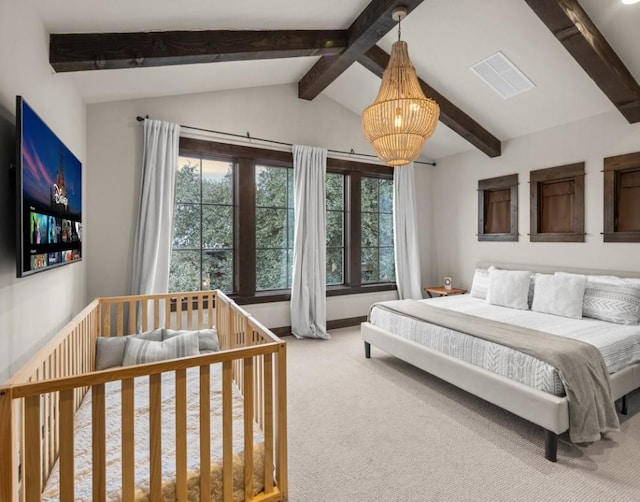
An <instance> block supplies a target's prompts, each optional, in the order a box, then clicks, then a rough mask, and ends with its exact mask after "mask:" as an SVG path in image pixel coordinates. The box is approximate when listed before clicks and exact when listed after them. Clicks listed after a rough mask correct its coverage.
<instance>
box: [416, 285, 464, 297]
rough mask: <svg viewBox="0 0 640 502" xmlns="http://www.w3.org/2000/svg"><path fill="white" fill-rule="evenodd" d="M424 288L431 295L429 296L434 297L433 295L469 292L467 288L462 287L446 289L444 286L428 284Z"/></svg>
mask: <svg viewBox="0 0 640 502" xmlns="http://www.w3.org/2000/svg"><path fill="white" fill-rule="evenodd" d="M423 289H424V290H425V291H426V292H427V294H428V295H429V298H433V295H440V296H451V295H462V294H464V293H466V292H467V290H466V289H461V288H451V289H445V288H444V286H428V287H426V288H423Z"/></svg>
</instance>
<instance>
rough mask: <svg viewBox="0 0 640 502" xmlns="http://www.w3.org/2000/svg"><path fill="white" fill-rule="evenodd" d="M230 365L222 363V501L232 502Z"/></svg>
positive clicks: (231, 374)
mask: <svg viewBox="0 0 640 502" xmlns="http://www.w3.org/2000/svg"><path fill="white" fill-rule="evenodd" d="M232 381H233V372H232V363H231V361H224V362H223V363H222V499H223V501H224V502H232V501H233V414H232V411H233V410H232V404H233V402H232V400H233V397H232V395H231V384H232Z"/></svg>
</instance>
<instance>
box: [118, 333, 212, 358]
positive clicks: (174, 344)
mask: <svg viewBox="0 0 640 502" xmlns="http://www.w3.org/2000/svg"><path fill="white" fill-rule="evenodd" d="M198 345H199V339H198V333H197V332H192V333H188V334H185V335H181V336H174V337H173V338H169V339H167V340H165V341H164V342H154V341H150V340H140V339H139V338H127V345H126V348H125V349H124V358H123V360H122V366H131V365H134V364H145V363H155V362H157V361H164V360H167V359H176V358H179V357H190V356H198V355H200V350H199V348H198Z"/></svg>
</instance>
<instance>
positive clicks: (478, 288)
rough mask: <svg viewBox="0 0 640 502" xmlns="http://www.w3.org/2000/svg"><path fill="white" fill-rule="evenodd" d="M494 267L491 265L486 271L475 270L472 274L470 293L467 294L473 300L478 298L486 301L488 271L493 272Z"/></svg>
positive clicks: (481, 269) (483, 269)
mask: <svg viewBox="0 0 640 502" xmlns="http://www.w3.org/2000/svg"><path fill="white" fill-rule="evenodd" d="M494 269H495V267H494V266H493V265H491V266H490V267H489V268H488V269H486V268H477V269H476V270H475V272H474V273H473V280H472V281H471V291H470V292H469V294H470V295H471V296H473V297H474V298H480V299H481V300H486V298H487V290H488V289H489V270H494Z"/></svg>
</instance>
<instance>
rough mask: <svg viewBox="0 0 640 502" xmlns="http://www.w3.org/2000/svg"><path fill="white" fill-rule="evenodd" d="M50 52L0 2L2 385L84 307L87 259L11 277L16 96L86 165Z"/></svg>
mask: <svg viewBox="0 0 640 502" xmlns="http://www.w3.org/2000/svg"><path fill="white" fill-rule="evenodd" d="M48 54H49V39H48V35H47V33H46V31H45V29H44V27H43V25H42V22H41V21H40V19H39V18H38V16H37V15H36V14H35V13H34V12H33V9H32V8H31V7H30V6H29V3H28V2H17V1H13V2H5V1H3V2H1V3H0V169H1V170H2V172H3V178H2V183H0V185H1V186H2V194H1V195H0V198H1V201H0V228H2V239H0V382H3V381H5V380H6V379H7V378H8V377H9V376H11V374H12V373H13V372H14V371H15V370H16V369H17V368H19V367H20V365H21V364H23V363H24V362H25V361H26V360H27V359H28V358H29V356H30V355H31V354H33V353H34V352H35V351H36V349H37V348H38V347H39V346H41V345H42V343H43V342H44V341H46V340H47V339H48V338H50V337H51V336H52V335H53V334H55V332H56V331H57V330H58V329H59V328H61V327H62V326H64V324H66V323H67V322H68V321H69V320H70V319H71V318H72V317H73V316H74V315H75V314H76V313H77V312H79V311H80V310H81V309H82V308H83V306H84V304H85V302H86V261H83V262H80V263H74V264H72V265H68V266H66V267H62V268H58V269H54V270H50V271H46V272H42V273H38V274H35V275H33V276H30V277H27V278H22V279H17V278H16V249H15V245H16V239H15V199H14V195H13V185H12V184H11V183H10V182H9V174H8V171H9V165H10V163H12V162H14V159H15V99H16V95H22V96H23V97H24V98H25V99H26V100H27V102H28V103H29V104H30V105H31V106H32V107H33V108H34V109H35V110H36V112H37V113H38V114H39V115H40V116H41V117H42V119H43V120H44V121H45V122H46V123H47V124H48V125H49V127H51V128H52V129H53V130H54V131H55V132H56V134H57V135H58V136H59V137H60V139H62V141H63V142H64V143H65V144H66V145H67V146H68V147H69V148H70V149H71V150H72V151H73V153H75V154H76V156H78V158H79V159H80V160H81V161H82V162H83V164H84V159H85V144H86V136H85V130H86V129H85V124H86V116H85V106H84V104H83V102H82V100H81V99H80V97H79V95H78V93H77V92H76V90H75V88H74V86H73V85H72V84H71V83H70V82H69V80H68V79H65V78H60V77H59V76H56V75H54V74H53V71H52V69H51V67H50V66H49V63H48ZM85 168H86V165H85ZM83 174H86V169H85V171H84V173H83ZM83 186H85V187H86V176H84V179H83ZM85 193H86V191H85ZM85 237H86V235H85Z"/></svg>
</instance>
